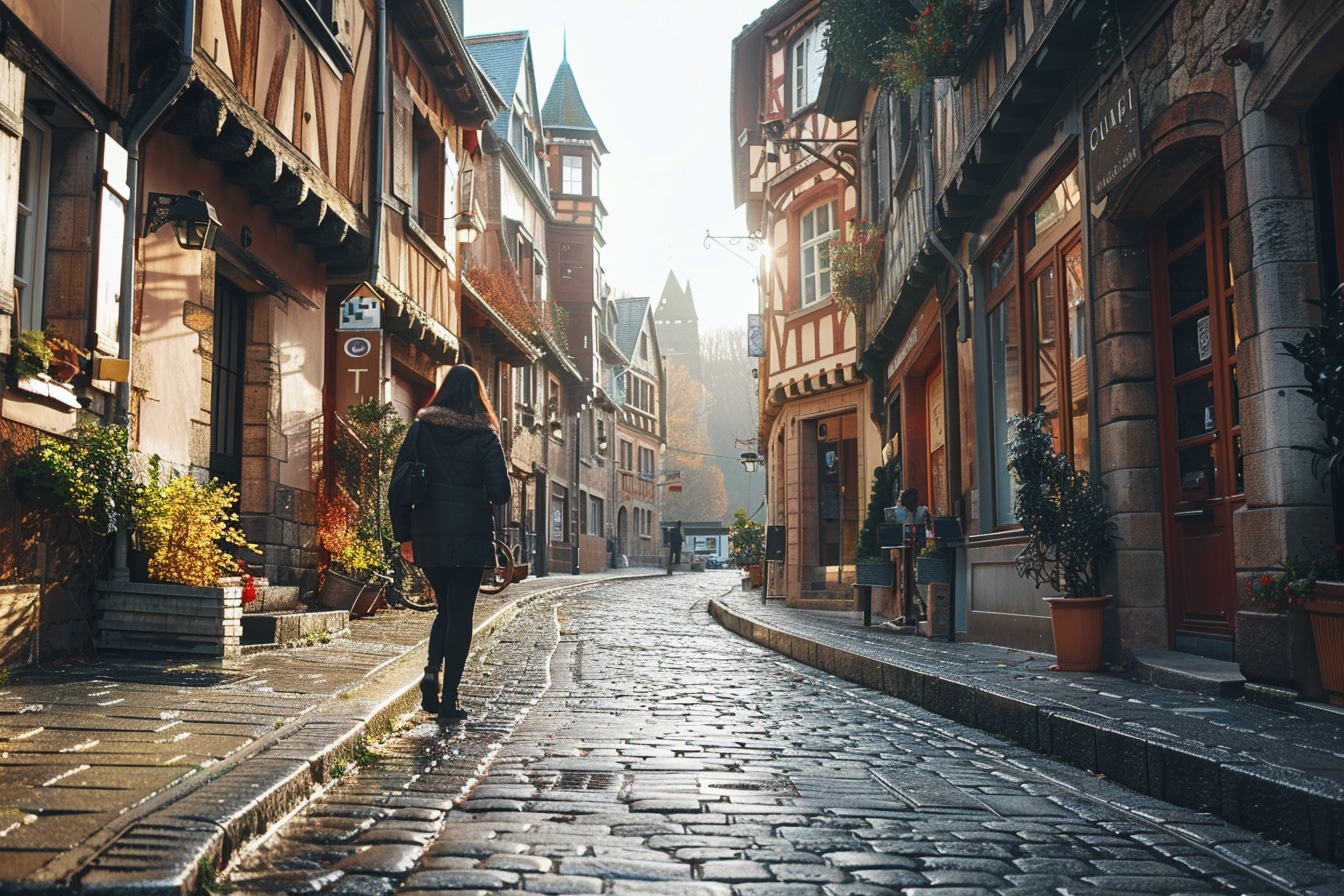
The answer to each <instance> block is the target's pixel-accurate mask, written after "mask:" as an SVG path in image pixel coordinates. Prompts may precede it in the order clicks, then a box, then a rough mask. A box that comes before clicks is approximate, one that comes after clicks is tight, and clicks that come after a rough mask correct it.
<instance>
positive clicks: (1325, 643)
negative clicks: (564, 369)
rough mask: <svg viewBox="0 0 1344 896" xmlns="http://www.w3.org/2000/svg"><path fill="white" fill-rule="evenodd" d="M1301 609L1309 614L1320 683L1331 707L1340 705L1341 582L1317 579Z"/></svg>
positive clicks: (1343, 684)
mask: <svg viewBox="0 0 1344 896" xmlns="http://www.w3.org/2000/svg"><path fill="white" fill-rule="evenodd" d="M1311 596H1312V597H1313V598H1315V599H1314V600H1309V601H1307V602H1306V604H1304V605H1303V609H1305V610H1306V611H1307V613H1308V614H1309V615H1310V616H1311V633H1312V637H1313V639H1314V640H1315V641H1316V661H1317V662H1318V663H1319V664H1320V669H1321V685H1322V686H1323V687H1324V688H1325V690H1326V693H1327V694H1328V695H1329V697H1330V702H1331V703H1333V704H1334V705H1335V706H1344V582H1317V583H1316V587H1315V588H1313V589H1312V592H1311Z"/></svg>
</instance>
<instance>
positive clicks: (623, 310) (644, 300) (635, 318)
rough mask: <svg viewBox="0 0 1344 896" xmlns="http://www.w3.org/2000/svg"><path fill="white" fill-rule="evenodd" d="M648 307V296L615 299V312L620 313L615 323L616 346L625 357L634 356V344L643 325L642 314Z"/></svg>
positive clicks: (637, 341)
mask: <svg viewBox="0 0 1344 896" xmlns="http://www.w3.org/2000/svg"><path fill="white" fill-rule="evenodd" d="M648 308H649V299H648V296H644V297H641V298H633V299H616V313H617V314H618V315H620V321H619V322H618V323H617V325H616V333H615V339H616V347H617V348H619V349H620V350H621V354H623V355H625V356H626V357H627V358H634V356H635V346H636V345H637V344H638V343H639V332H640V330H642V329H643V327H644V314H645V313H646V312H647V311H648Z"/></svg>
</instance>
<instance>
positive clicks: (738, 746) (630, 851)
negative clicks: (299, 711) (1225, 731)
mask: <svg viewBox="0 0 1344 896" xmlns="http://www.w3.org/2000/svg"><path fill="white" fill-rule="evenodd" d="M736 581H737V579H736V575H735V574H733V573H722V574H716V573H707V574H703V575H677V576H675V577H673V578H671V579H666V578H651V579H645V580H627V581H623V582H616V583H612V584H608V585H603V586H601V587H595V588H593V589H592V590H590V591H586V592H584V593H581V594H570V595H568V596H564V597H545V596H542V597H538V598H536V599H534V600H533V601H531V602H530V603H528V604H527V605H526V606H525V607H523V608H522V609H521V611H520V613H519V614H518V615H517V616H516V617H515V618H514V619H513V621H512V622H511V623H510V624H509V625H508V626H507V627H506V628H503V629H501V630H500V631H499V632H498V633H497V634H496V636H495V637H493V638H491V639H490V640H488V641H486V642H484V643H482V644H481V645H479V646H480V649H479V650H477V651H476V653H475V654H474V655H473V658H472V660H471V662H470V663H469V665H468V676H467V680H468V682H469V684H470V686H469V687H468V688H466V689H465V690H464V703H465V705H466V707H467V709H468V711H469V712H470V719H469V721H468V722H467V723H466V725H465V726H463V725H457V726H454V727H447V728H440V727H439V726H438V724H437V723H435V722H432V721H429V720H427V717H425V716H424V715H423V714H419V713H417V714H414V715H412V716H410V717H408V718H407V719H406V720H405V722H404V723H403V726H402V727H401V728H400V729H399V730H397V731H396V732H395V733H393V734H392V735H391V736H390V737H387V738H386V739H384V740H382V741H380V742H377V743H371V744H368V745H367V746H366V747H365V749H364V751H363V752H361V753H358V754H357V756H358V758H360V759H362V760H363V762H362V763H361V764H359V765H358V767H352V768H349V769H345V770H343V771H344V772H345V773H344V774H343V775H342V776H341V777H340V778H339V779H338V780H337V781H336V782H335V783H333V784H332V785H331V786H330V788H329V789H328V790H327V792H326V793H324V794H323V795H322V796H321V797H320V798H319V799H317V800H315V801H314V802H312V803H311V804H310V805H309V806H308V807H307V808H306V809H305V810H304V811H302V812H301V813H299V814H297V815H296V816H294V817H293V818H292V819H290V820H289V821H288V822H287V823H286V824H285V825H283V826H282V827H281V828H280V829H279V830H278V831H277V832H276V833H274V834H272V835H271V836H269V837H268V838H266V839H265V840H263V841H261V842H259V843H258V844H256V845H255V846H254V847H253V848H250V849H248V850H246V851H245V852H244V854H243V855H242V856H241V857H240V859H239V860H238V861H237V862H236V863H235V864H234V865H233V867H231V868H230V869H229V870H228V873H227V874H226V875H224V876H223V877H222V879H221V880H220V881H219V889H220V891H221V892H224V893H233V894H245V893H277V892H286V891H287V892H294V893H313V892H323V893H333V894H335V893H339V894H382V893H392V892H399V893H402V894H421V893H431V892H470V893H484V892H494V891H501V890H502V891H511V892H529V893H545V894H572V893H594V894H596V893H611V894H629V896H634V894H641V896H642V894H679V896H680V894H688V896H697V894H713V896H868V894H879V893H903V894H931V893H937V894H942V896H971V894H976V896H980V894H1058V896H1063V894H1071V896H1081V894H1086V893H1098V894H1100V893H1140V894H1165V896H1175V894H1215V893H1267V894H1268V893H1304V894H1305V893H1311V894H1339V893H1344V872H1341V871H1340V870H1339V869H1338V868H1335V867H1333V866H1331V865H1328V864H1325V863H1322V862H1319V861H1317V860H1315V859H1312V858H1310V857H1309V856H1307V855H1306V854H1304V853H1302V852H1300V851H1297V850H1294V849H1291V848H1288V847H1285V846H1280V845H1276V844H1273V843H1270V842H1268V841H1265V840H1263V839H1260V838H1258V837H1256V836H1255V835H1253V834H1250V833H1247V832H1246V831H1244V830H1242V829H1239V828H1237V827H1234V826H1232V825H1229V824H1227V823H1225V822H1222V821H1220V820H1218V819H1217V818H1215V817H1213V816H1211V815H1208V814H1205V813H1200V812H1195V811H1191V810H1185V809H1179V808H1175V807H1172V806H1170V805H1168V804H1165V803H1160V802H1158V801H1156V800H1153V799H1151V798H1148V797H1144V796H1140V795H1136V794H1134V793H1132V792H1130V791H1127V790H1124V789H1123V788H1120V787H1117V786H1115V785H1113V784H1111V783H1110V782H1108V781H1105V780H1101V779H1098V778H1096V777H1093V776H1091V775H1089V774H1087V773H1085V772H1081V771H1079V770H1077V769H1074V768H1072V767H1070V766H1066V765H1064V764H1061V763H1057V762H1054V761H1052V760H1050V759H1048V758H1044V757H1041V756H1040V755H1038V754H1036V753H1033V752H1030V751H1028V750H1025V749H1021V748H1018V747H1016V746H1012V745H1009V744H1006V743H1004V742H1002V741H1000V740H997V739H995V738H994V737H992V736H990V735H988V734H985V733H983V732H980V731H977V730H974V729H971V728H967V727H964V726H961V725H959V724H957V723H954V722H950V721H948V720H946V719H944V718H942V717H940V716H937V715H934V714H932V713H929V712H927V711H924V710H922V709H919V708H917V707H915V706H913V705H911V704H909V703H905V702H903V701H901V700H898V699H896V698H894V697H890V696H887V695H884V694H881V693H879V692H876V691H872V690H868V689H865V688H862V687H859V686H857V685H854V684H850V683H847V682H844V681H842V680H840V679H838V678H835V677H832V676H830V675H828V674H825V673H821V672H818V671H816V670H813V669H811V668H809V667H807V666H803V665H800V664H798V663H795V662H793V661H792V660H788V659H784V658H782V657H781V656H779V655H777V654H775V653H773V652H770V651H767V650H764V649H762V648H760V647H757V646H756V645H754V644H751V643H749V642H747V641H745V640H742V639H740V638H738V637H737V636H735V635H733V634H731V633H729V632H727V631H725V630H724V629H723V628H721V627H720V626H719V625H718V624H716V623H715V622H714V621H713V619H711V617H710V616H709V615H708V614H707V612H706V607H707V603H708V600H709V599H710V598H711V597H715V596H718V595H719V594H722V593H723V592H724V591H725V589H727V588H732V587H734V586H735V584H736Z"/></svg>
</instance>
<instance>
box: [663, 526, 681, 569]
mask: <svg viewBox="0 0 1344 896" xmlns="http://www.w3.org/2000/svg"><path fill="white" fill-rule="evenodd" d="M683 540H684V539H683V538H682V535H681V521H680V520H678V521H677V522H675V523H673V524H672V529H671V530H670V531H669V532H668V533H667V547H668V550H670V551H671V552H672V565H673V566H680V565H681V544H682V541H683Z"/></svg>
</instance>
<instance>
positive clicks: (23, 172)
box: [14, 115, 51, 330]
mask: <svg viewBox="0 0 1344 896" xmlns="http://www.w3.org/2000/svg"><path fill="white" fill-rule="evenodd" d="M21 147H22V159H21V161H20V164H19V185H18V186H19V200H18V213H17V217H16V219H15V231H14V233H15V239H16V242H17V241H18V235H19V234H20V233H22V234H23V240H22V241H21V242H18V243H17V244H16V245H15V247H14V291H15V293H16V295H17V299H18V308H19V328H20V329H23V330H40V329H42V325H43V315H42V311H43V295H42V291H43V284H42V272H43V271H44V270H45V269H46V266H47V265H46V257H47V212H48V206H47V199H48V194H49V193H50V191H51V128H49V127H48V126H47V124H46V122H44V121H42V120H41V119H39V118H37V117H35V116H32V115H24V117H23V137H22V140H21ZM25 195H26V196H28V197H29V202H24V201H23V197H24V196H25ZM20 225H23V226H20Z"/></svg>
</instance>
